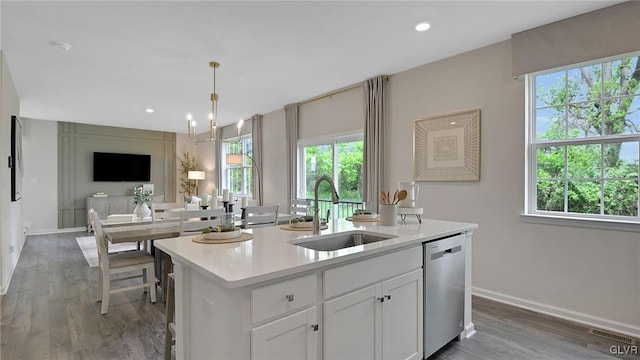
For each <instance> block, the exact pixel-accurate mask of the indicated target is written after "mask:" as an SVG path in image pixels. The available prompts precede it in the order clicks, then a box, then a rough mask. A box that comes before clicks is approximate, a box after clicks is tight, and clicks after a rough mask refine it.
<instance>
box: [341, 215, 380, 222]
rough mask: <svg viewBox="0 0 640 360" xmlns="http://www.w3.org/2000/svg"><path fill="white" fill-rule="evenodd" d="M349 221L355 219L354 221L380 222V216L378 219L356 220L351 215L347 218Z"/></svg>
mask: <svg viewBox="0 0 640 360" xmlns="http://www.w3.org/2000/svg"><path fill="white" fill-rule="evenodd" d="M347 221H353V222H380V217H379V216H378V218H377V219H357V220H354V219H353V218H352V217H351V216H349V217H348V218H347Z"/></svg>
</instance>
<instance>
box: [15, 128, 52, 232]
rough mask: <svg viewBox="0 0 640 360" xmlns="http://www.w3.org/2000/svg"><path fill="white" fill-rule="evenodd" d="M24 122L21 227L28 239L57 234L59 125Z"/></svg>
mask: <svg viewBox="0 0 640 360" xmlns="http://www.w3.org/2000/svg"><path fill="white" fill-rule="evenodd" d="M22 121H23V123H24V136H23V137H22V147H23V154H22V155H23V157H22V158H23V159H24V179H23V181H22V186H23V189H24V195H23V196H22V207H23V213H22V223H23V226H24V228H25V229H26V230H27V235H31V234H42V233H51V232H55V231H56V230H57V229H58V136H57V133H58V123H57V122H56V121H47V120H34V119H27V118H22ZM43 204H46V206H43Z"/></svg>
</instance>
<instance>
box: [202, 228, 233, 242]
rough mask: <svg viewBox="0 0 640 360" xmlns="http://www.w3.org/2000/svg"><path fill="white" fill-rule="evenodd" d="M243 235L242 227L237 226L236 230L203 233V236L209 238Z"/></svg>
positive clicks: (217, 238) (230, 237)
mask: <svg viewBox="0 0 640 360" xmlns="http://www.w3.org/2000/svg"><path fill="white" fill-rule="evenodd" d="M240 235H242V229H240V228H236V229H235V230H234V231H225V232H210V233H204V234H202V237H203V238H205V239H209V240H223V239H233V238H237V237H240Z"/></svg>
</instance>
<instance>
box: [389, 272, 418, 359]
mask: <svg viewBox="0 0 640 360" xmlns="http://www.w3.org/2000/svg"><path fill="white" fill-rule="evenodd" d="M382 296H383V298H384V302H383V303H382V358H383V359H422V353H423V351H422V342H423V338H422V334H423V332H422V331H423V329H422V319H423V318H422V310H423V309H422V305H423V304H422V269H419V270H416V271H413V272H410V273H408V274H405V275H402V276H398V277H397V278H393V279H390V280H387V281H385V282H383V283H382Z"/></svg>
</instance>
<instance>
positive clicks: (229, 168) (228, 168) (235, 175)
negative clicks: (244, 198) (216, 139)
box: [221, 134, 253, 195]
mask: <svg viewBox="0 0 640 360" xmlns="http://www.w3.org/2000/svg"><path fill="white" fill-rule="evenodd" d="M236 140H237V139H236ZM252 145H253V143H252V138H251V134H249V135H246V136H243V137H242V138H240V141H233V142H228V143H224V145H223V155H222V160H223V169H224V172H223V173H224V176H223V184H222V187H221V188H222V189H229V191H230V192H232V193H234V194H247V195H252V194H253V164H252V163H251V158H250V157H249V156H251V157H252V156H253V146H252ZM238 153H243V154H248V155H249V156H242V164H241V165H231V164H226V163H224V161H225V160H226V154H238Z"/></svg>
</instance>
